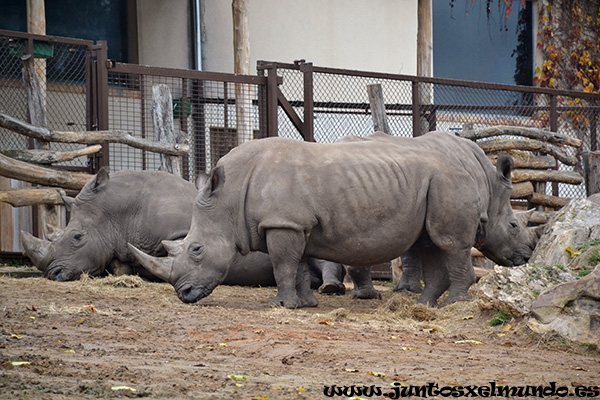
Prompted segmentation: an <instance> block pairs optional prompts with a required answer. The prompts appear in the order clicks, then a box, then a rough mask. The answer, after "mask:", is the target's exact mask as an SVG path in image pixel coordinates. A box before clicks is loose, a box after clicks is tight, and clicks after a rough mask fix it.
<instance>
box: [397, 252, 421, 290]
mask: <svg viewBox="0 0 600 400" xmlns="http://www.w3.org/2000/svg"><path fill="white" fill-rule="evenodd" d="M422 276H423V268H422V265H421V259H420V258H419V256H418V255H417V252H416V251H415V250H412V249H411V250H408V251H407V252H406V253H404V254H403V255H402V275H401V276H400V281H398V284H397V285H396V287H395V288H394V292H401V291H403V290H408V291H409V292H413V293H423V285H422V284H421V278H422Z"/></svg>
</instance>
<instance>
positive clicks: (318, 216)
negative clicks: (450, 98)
mask: <svg viewBox="0 0 600 400" xmlns="http://www.w3.org/2000/svg"><path fill="white" fill-rule="evenodd" d="M511 169H512V159H511V158H510V157H508V156H503V157H499V159H498V162H497V167H494V166H493V165H492V163H491V162H490V161H489V159H488V158H487V157H486V156H485V154H484V153H483V151H482V150H481V149H480V148H479V147H478V146H477V145H476V144H475V143H473V142H471V141H468V140H466V139H461V138H458V137H456V136H454V135H452V134H450V133H447V132H430V133H428V134H425V135H423V136H421V137H418V138H403V137H394V136H390V135H386V134H384V133H381V132H377V133H375V134H373V135H371V136H369V137H366V138H353V139H347V140H342V141H339V142H336V143H328V144H325V143H308V142H302V141H298V140H294V139H287V138H268V139H261V140H256V141H250V142H247V143H245V144H243V145H240V146H238V147H237V148H235V149H233V150H232V151H231V152H230V153H228V154H227V155H226V156H224V157H223V158H222V159H221V160H220V161H219V162H218V163H217V166H216V167H215V168H214V169H213V170H212V171H211V175H210V179H209V180H208V181H207V182H206V184H205V185H204V187H202V188H201V189H200V190H199V192H198V196H197V198H196V201H195V204H194V209H193V214H192V224H191V227H190V231H189V233H188V234H187V235H186V237H185V238H184V239H183V240H180V241H176V242H172V243H165V247H166V248H167V249H168V252H169V257H166V258H157V257H152V256H150V255H146V254H144V253H143V252H142V251H139V250H136V249H135V248H134V247H133V246H130V248H131V249H132V251H133V252H134V254H135V255H136V257H137V258H138V260H139V261H140V262H141V263H142V264H143V265H144V266H145V267H146V268H147V269H148V270H150V271H152V272H153V273H160V274H161V275H162V276H164V277H165V278H166V280H167V281H168V282H170V283H171V284H172V285H173V286H174V287H175V290H176V291H177V293H178V295H179V296H180V298H182V299H185V300H184V301H188V302H193V301H198V300H200V299H202V298H203V297H206V296H207V295H209V294H210V293H211V292H212V290H214V288H215V287H216V286H217V285H219V284H220V283H222V282H223V279H224V277H225V276H226V275H227V270H228V268H229V265H230V264H231V260H232V259H233V258H234V257H235V255H236V254H238V253H241V254H247V253H249V252H251V251H261V252H265V253H268V254H269V255H270V257H271V261H272V263H273V268H274V275H275V280H276V282H277V288H278V293H277V296H276V297H275V298H274V299H273V300H272V301H271V304H273V305H276V306H285V307H291V308H295V307H305V306H316V305H317V299H316V298H315V296H314V295H313V293H312V292H311V291H310V279H309V277H308V273H307V271H308V267H307V263H306V259H307V257H316V258H321V259H327V260H331V261H334V262H339V263H342V264H346V265H351V266H365V265H373V264H376V263H381V262H386V261H389V260H391V259H393V258H396V257H399V256H400V255H402V254H404V253H406V252H407V251H411V252H412V253H413V254H414V256H415V257H417V258H418V259H419V260H420V264H421V268H422V275H423V280H424V283H425V287H424V289H423V293H422V294H421V297H420V298H419V302H421V303H425V304H430V305H436V304H437V299H438V298H439V296H440V295H441V294H442V293H443V292H445V291H446V290H448V298H447V302H449V303H452V302H455V301H460V300H465V299H468V295H467V290H468V288H469V286H470V285H471V284H472V283H473V282H474V280H475V276H474V272H473V268H472V266H471V262H470V254H471V253H470V252H471V247H472V246H473V245H474V244H475V242H476V241H478V242H479V243H481V246H480V249H481V251H482V252H483V253H484V254H485V255H486V256H487V257H488V258H491V259H492V260H493V261H495V262H497V263H499V264H503V265H507V266H512V265H517V264H522V263H524V262H526V261H527V260H528V258H529V257H530V255H531V252H532V248H533V246H534V245H535V243H534V242H533V241H532V240H531V236H530V234H529V232H528V230H527V229H526V228H525V226H524V225H523V224H522V223H521V222H519V220H518V219H517V218H516V217H515V215H514V214H513V211H512V209H511V207H510V194H511V192H512V185H511V182H510V173H511ZM209 232H210V235H209V234H208V233H209Z"/></svg>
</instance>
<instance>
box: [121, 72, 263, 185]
mask: <svg viewBox="0 0 600 400" xmlns="http://www.w3.org/2000/svg"><path fill="white" fill-rule="evenodd" d="M182 72H183V71H180V70H167V69H159V68H157V69H153V68H148V67H144V68H143V69H140V68H138V67H135V66H130V65H125V64H119V65H117V66H116V67H115V68H114V69H111V70H109V82H110V90H109V125H110V128H111V129H122V130H126V131H128V132H129V133H130V134H132V135H133V136H136V137H140V138H144V139H149V140H154V138H155V134H154V126H153V119H152V111H153V109H152V107H153V105H152V104H153V99H152V88H153V87H154V86H155V85H159V84H162V85H166V86H168V87H169V89H170V92H171V96H172V102H173V117H174V118H173V120H174V127H175V130H176V133H177V136H178V137H179V140H180V141H181V142H187V143H189V144H190V147H191V149H192V151H191V153H190V155H189V157H187V158H184V160H183V171H184V175H185V177H186V178H188V179H194V178H195V176H197V174H198V173H202V172H208V171H209V170H210V168H212V167H214V166H215V164H216V163H217V161H218V160H219V159H220V158H221V157H222V156H224V155H225V154H227V153H228V152H229V151H230V150H231V149H232V148H233V147H235V146H237V145H238V144H241V143H243V142H245V141H248V140H252V139H254V138H257V137H259V136H260V126H259V125H260V115H261V113H264V106H263V105H262V103H261V102H260V101H259V93H260V91H261V90H260V84H257V83H253V84H250V83H239V82H230V81H227V80H219V79H217V75H214V74H212V75H211V74H208V75H207V74H203V73H200V72H198V71H193V73H192V74H189V73H182ZM219 77H220V75H219ZM110 165H111V168H112V169H114V170H120V169H140V170H145V169H158V167H159V165H160V155H158V154H155V153H151V152H146V151H142V150H138V149H132V148H130V147H127V146H124V145H119V144H111V145H110Z"/></svg>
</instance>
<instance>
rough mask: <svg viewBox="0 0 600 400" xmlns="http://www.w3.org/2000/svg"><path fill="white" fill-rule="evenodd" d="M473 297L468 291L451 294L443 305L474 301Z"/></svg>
mask: <svg viewBox="0 0 600 400" xmlns="http://www.w3.org/2000/svg"><path fill="white" fill-rule="evenodd" d="M472 300H473V299H472V298H471V297H470V296H469V295H468V294H467V293H458V294H456V295H452V294H449V295H448V297H447V298H446V300H445V301H444V302H443V303H442V307H446V306H448V305H450V304H454V303H458V302H459V301H472Z"/></svg>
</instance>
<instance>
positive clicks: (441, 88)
mask: <svg viewBox="0 0 600 400" xmlns="http://www.w3.org/2000/svg"><path fill="white" fill-rule="evenodd" d="M263 63H264V65H269V66H270V68H271V69H270V72H269V73H272V72H271V71H273V65H276V66H277V69H276V72H277V74H278V75H279V76H280V77H281V78H282V80H283V84H282V85H281V92H282V93H283V95H284V96H285V97H286V98H287V99H288V100H289V102H290V104H291V105H292V106H293V107H294V110H295V112H296V113H297V114H298V115H299V116H300V117H301V118H304V112H305V107H306V103H305V101H306V99H304V96H305V84H306V80H305V77H304V74H303V72H302V67H301V64H298V63H296V64H282V63H266V62H263ZM312 70H313V77H312V80H311V81H310V85H311V89H312V93H313V101H314V111H313V112H314V138H315V140H316V141H318V142H334V141H336V140H338V139H339V138H341V137H343V136H346V135H356V136H365V135H368V134H370V133H372V132H373V120H372V118H371V111H370V104H369V99H368V92H367V87H368V86H369V85H373V84H379V85H381V89H382V92H383V97H384V102H385V111H386V115H387V119H388V125H389V129H390V132H388V133H390V134H392V135H397V136H413V135H414V134H415V132H419V133H424V132H427V131H429V130H444V131H450V132H460V131H463V130H472V129H481V128H485V127H489V126H497V125H509V126H519V127H529V128H542V129H546V130H552V131H556V132H558V133H560V134H564V135H567V136H571V137H576V138H578V139H580V140H581V141H582V143H583V144H582V146H581V148H580V149H578V150H575V149H573V148H565V149H564V151H565V152H566V153H567V154H568V155H572V156H576V157H578V158H579V159H581V154H582V153H583V152H586V151H592V150H596V149H597V148H598V144H597V133H598V132H597V131H598V123H597V122H598V119H599V116H600V107H599V106H600V96H599V95H595V96H590V95H587V94H583V93H582V94H580V95H578V94H577V93H576V92H573V95H569V96H566V95H560V93H558V94H554V92H552V91H545V90H541V89H540V90H539V91H536V89H534V88H523V87H518V86H508V85H494V84H483V83H476V82H458V81H449V80H443V79H433V78H429V79H420V78H418V77H409V76H401V75H397V76H392V75H388V74H376V73H369V72H361V71H347V70H336V69H331V68H319V67H314V68H312ZM552 102H555V104H554V106H553V105H552V104H551V103H552ZM553 114H554V115H553ZM415 116H416V118H415ZM278 133H279V136H288V137H295V138H301V137H302V134H301V133H300V132H299V131H298V129H297V127H296V126H295V125H294V124H293V123H292V122H291V121H290V119H288V118H286V117H285V115H284V113H283V112H282V111H281V110H280V111H279V122H278ZM417 134H418V133H417ZM491 139H495V138H491ZM558 169H559V170H561V171H571V170H576V171H578V172H580V173H581V174H583V170H582V166H581V163H580V164H578V165H576V166H568V165H564V164H562V163H560V162H559V164H558ZM546 193H547V194H548V195H555V196H558V195H560V196H562V197H583V196H585V186H584V184H581V185H578V186H574V185H567V184H559V185H548V186H547V188H546Z"/></svg>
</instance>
